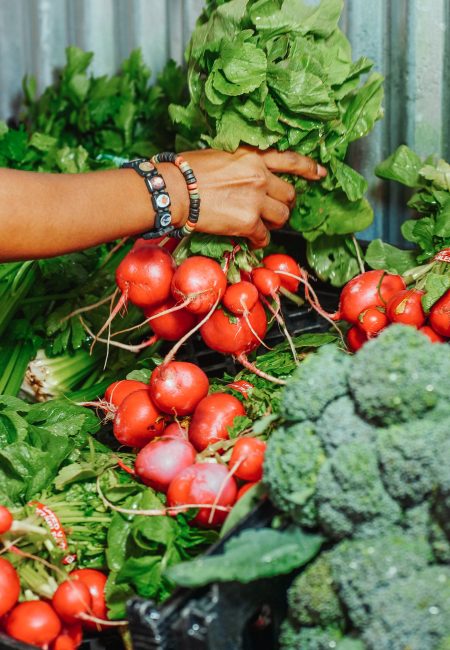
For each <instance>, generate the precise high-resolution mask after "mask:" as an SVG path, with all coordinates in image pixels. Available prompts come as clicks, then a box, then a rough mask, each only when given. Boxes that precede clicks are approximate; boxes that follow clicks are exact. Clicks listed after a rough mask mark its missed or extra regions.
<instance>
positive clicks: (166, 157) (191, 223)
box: [151, 151, 200, 239]
mask: <svg viewBox="0 0 450 650" xmlns="http://www.w3.org/2000/svg"><path fill="white" fill-rule="evenodd" d="M151 162H152V163H154V164H156V163H167V162H170V163H173V164H174V165H176V166H177V167H178V169H179V170H180V171H181V173H182V174H183V176H184V180H185V181H186V185H187V190H188V192H189V215H188V218H187V221H186V223H185V224H184V226H182V227H181V228H177V229H176V230H174V232H173V233H172V234H171V236H172V237H178V238H179V239H182V238H183V237H187V236H188V235H191V234H192V233H193V232H194V230H195V229H196V227H197V221H198V218H199V216H200V194H199V193H198V186H197V179H196V177H195V174H194V172H193V171H192V167H191V166H190V165H189V163H188V162H186V160H185V159H184V158H183V156H180V154H177V153H174V152H173V151H163V152H162V153H157V154H155V155H154V156H153V158H152V159H151Z"/></svg>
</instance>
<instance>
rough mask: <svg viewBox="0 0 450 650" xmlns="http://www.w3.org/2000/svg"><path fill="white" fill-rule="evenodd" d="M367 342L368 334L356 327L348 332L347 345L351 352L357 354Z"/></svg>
mask: <svg viewBox="0 0 450 650" xmlns="http://www.w3.org/2000/svg"><path fill="white" fill-rule="evenodd" d="M367 340H368V339H367V334H366V333H365V332H363V330H362V329H360V328H359V327H357V326H356V325H353V327H351V328H350V329H349V330H348V332H347V345H348V349H349V350H350V352H357V351H358V350H359V349H360V348H362V346H363V345H364V343H366V342H367Z"/></svg>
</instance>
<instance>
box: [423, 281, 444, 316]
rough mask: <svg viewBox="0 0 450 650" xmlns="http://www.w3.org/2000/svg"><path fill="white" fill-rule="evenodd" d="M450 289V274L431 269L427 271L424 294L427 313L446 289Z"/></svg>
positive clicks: (424, 306) (424, 305) (424, 307)
mask: <svg viewBox="0 0 450 650" xmlns="http://www.w3.org/2000/svg"><path fill="white" fill-rule="evenodd" d="M448 289H450V274H449V273H446V274H439V273H434V272H433V271H431V272H430V273H427V275H426V280H425V286H424V291H425V295H424V296H422V306H423V309H424V311H425V312H426V313H428V312H429V311H430V309H431V307H432V306H433V305H434V303H435V302H437V301H438V300H439V298H441V297H442V296H443V295H444V293H445V292H446V291H448Z"/></svg>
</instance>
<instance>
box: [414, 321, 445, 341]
mask: <svg viewBox="0 0 450 650" xmlns="http://www.w3.org/2000/svg"><path fill="white" fill-rule="evenodd" d="M419 332H422V334H425V336H428V338H429V339H430V341H431V342H432V343H445V341H446V339H445V338H444V337H443V336H441V335H440V334H438V333H437V332H435V331H434V329H433V328H432V327H430V326H429V325H422V327H419Z"/></svg>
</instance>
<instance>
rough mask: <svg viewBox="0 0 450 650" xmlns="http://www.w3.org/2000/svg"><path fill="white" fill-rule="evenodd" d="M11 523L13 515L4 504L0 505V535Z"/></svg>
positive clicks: (5, 531) (6, 530)
mask: <svg viewBox="0 0 450 650" xmlns="http://www.w3.org/2000/svg"><path fill="white" fill-rule="evenodd" d="M12 523H13V516H12V514H11V513H10V511H9V510H8V508H6V507H5V506H0V535H3V534H4V533H7V532H8V530H9V529H10V528H11V526H12Z"/></svg>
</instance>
